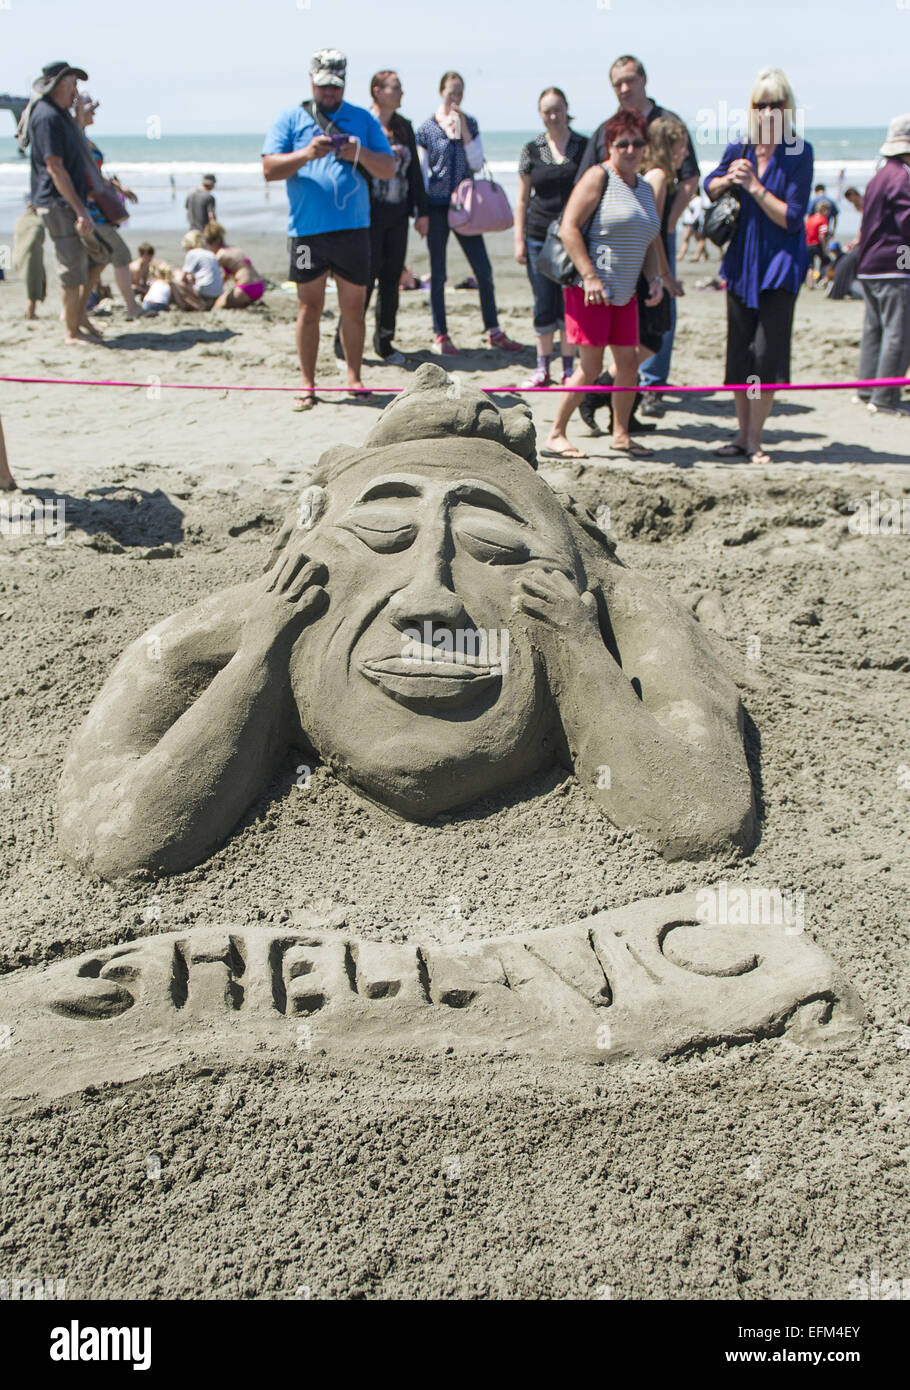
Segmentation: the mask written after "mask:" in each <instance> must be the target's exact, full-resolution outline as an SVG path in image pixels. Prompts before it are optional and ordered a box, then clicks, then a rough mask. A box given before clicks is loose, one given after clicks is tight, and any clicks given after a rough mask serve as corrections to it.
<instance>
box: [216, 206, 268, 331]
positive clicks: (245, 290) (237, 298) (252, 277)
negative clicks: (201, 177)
mask: <svg viewBox="0 0 910 1390" xmlns="http://www.w3.org/2000/svg"><path fill="white" fill-rule="evenodd" d="M203 239H204V242H205V246H206V250H208V251H210V252H212V254H213V255H214V256H215V259H216V260H217V262H218V264H219V266H220V267H221V271H222V274H223V275H224V278H225V279H231V278H232V279H233V281H234V283H233V285H228V286H226V287H225V289H224V292H223V293H222V294H221V295H220V296H219V298H218V299H216V300H215V304H214V306H213V307H214V308H216V309H248V308H249V306H250V305H251V304H255V303H256V301H257V299H261V298H262V296H263V294H264V293H265V281H264V280H263V278H262V276H261V275H260V274H259V271H258V270H257V269H256V268H255V266H254V265H253V262H252V261H251V260H250V258H249V256H245V255H244V254H243V252H242V251H241V250H240V247H239V246H225V244H224V228H223V227H222V225H221V223H220V222H208V223H207V224H206V228H205V231H204V232H203Z"/></svg>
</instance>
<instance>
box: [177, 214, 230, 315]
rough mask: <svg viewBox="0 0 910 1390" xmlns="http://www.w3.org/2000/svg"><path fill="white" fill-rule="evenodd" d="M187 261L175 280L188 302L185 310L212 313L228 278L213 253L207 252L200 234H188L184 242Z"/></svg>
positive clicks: (182, 306) (184, 305)
mask: <svg viewBox="0 0 910 1390" xmlns="http://www.w3.org/2000/svg"><path fill="white" fill-rule="evenodd" d="M183 245H184V247H185V248H186V260H185V261H184V262H183V269H182V270H181V271H178V272H177V273H176V274H175V276H174V285H175V286H179V288H180V290H181V291H182V292H183V297H184V299H185V300H186V303H185V304H182V305H181V306H180V307H181V308H185V309H211V308H212V306H213V305H214V303H215V301H216V299H217V298H218V296H219V295H220V294H221V291H222V290H223V289H224V276H223V274H222V273H221V266H220V265H219V264H218V262H217V260H216V259H215V257H214V255H213V254H212V252H211V251H209V250H207V249H206V247H205V245H204V243H203V238H202V233H201V232H198V231H192V232H187V234H186V236H185V237H184V238H183Z"/></svg>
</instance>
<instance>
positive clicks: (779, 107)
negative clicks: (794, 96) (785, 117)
mask: <svg viewBox="0 0 910 1390" xmlns="http://www.w3.org/2000/svg"><path fill="white" fill-rule="evenodd" d="M755 109H756V111H783V109H784V102H782V101H757V102H756V103H755Z"/></svg>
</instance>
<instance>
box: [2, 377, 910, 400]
mask: <svg viewBox="0 0 910 1390" xmlns="http://www.w3.org/2000/svg"><path fill="white" fill-rule="evenodd" d="M0 381H9V382H14V383H18V384H20V385H27V386H124V387H127V388H128V389H129V390H133V391H148V390H149V389H152V388H153V389H155V390H161V391H293V392H297V393H302V392H303V390H304V389H305V388H303V387H301V386H220V385H217V384H214V385H213V384H211V383H206V382H193V381H91V380H88V379H87V378H83V377H60V376H0ZM876 386H910V377H905V376H887V377H874V378H871V379H869V380H863V381H781V382H775V381H769V382H766V383H761V382H748V381H746V382H737V383H736V384H731V385H722V386H479V387H477V388H476V389H477V390H479V391H485V392H486V393H487V394H489V395H512V396H514V395H520V396H530V395H537V394H542V395H563V394H568V393H569V392H575V391H578V392H582V393H583V394H587V393H588V392H591V391H596V392H602V393H604V394H606V395H614V394H616V393H619V392H623V391H635V392H637V391H641V392H642V393H656V394H665V395H671V396H679V395H690V396H694V395H703V396H713V395H716V394H717V393H718V392H721V391H759V392H760V391H763V390H764V391H857V390H871V389H873V388H875V387H876ZM312 389H313V390H314V391H316V392H321V393H322V394H323V395H328V394H330V393H334V392H339V393H341V394H342V395H346V396H354V395H358V394H364V395H367V396H396V395H398V394H399V393H400V392H402V391H405V390H406V389H407V388H406V387H404V386H314V387H313V388H312Z"/></svg>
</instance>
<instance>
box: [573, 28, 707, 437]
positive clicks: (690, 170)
mask: <svg viewBox="0 0 910 1390" xmlns="http://www.w3.org/2000/svg"><path fill="white" fill-rule="evenodd" d="M647 81H648V74H647V73H646V72H645V68H644V64H643V63H642V62H641V61H640V59H638V58H633V57H632V56H631V54H625V55H624V56H623V57H622V58H617V59H616V62H615V63H614V64H613V66H612V67H611V68H610V85H611V86H612V88H613V91H614V92H615V93H616V99H617V101H618V102H619V107H620V110H621V111H637V112H638V114H639V115H640V116H644V118H645V120H646V121H647V122H648V124H649V125H650V124H651V122H652V121H656V120H658V119H659V118H660V117H662V116H663V117H672V118H674V119H675V120H677V121H678V120H679V119H680V117H679V116H677V115H676V112H675V111H668V110H667V108H666V107H665V106H658V104H657V102H656V101H652V100H651V98H650V97H649V96H648V93H647V91H646V87H647ZM606 124H607V123H606V121H604V122H603V123H602V124H601V125H599V126H598V127H597V129H596V130H595V132H594V134H593V135H592V136H591V138H590V140H589V141H588V147H587V149H586V150H585V152H584V156H583V157H582V161H581V164H580V165H579V166H578V178H579V179H580V178H581V176H582V174H584V173H585V172H586V171H587V170H588V169H590V168H591V166H592V165H593V164H597V163H600V162H602V161H603V160H604V159H606V157H607V154H606V149H605V147H604V127H605V126H606ZM683 124H685V123H684V122H683ZM698 178H699V170H698V160H697V159H696V158H695V149H694V147H693V145H692V137H691V135H690V136H689V152H688V154H687V155H686V158H685V160H684V161H683V163H682V165H681V167H680V170H679V182H678V184H677V186H676V195H675V197H674V199H673V206H672V207H671V208H670V212H669V215H668V218H667V259H668V261H669V262H670V270H671V271H672V272H673V274H674V275H675V274H676V224H677V222H678V221H679V219H680V217H682V215H683V213H684V212H685V210H686V208H687V207H688V206H689V203H690V202H691V200H692V199H693V198H694V197H695V194H696V193H697V192H698ZM576 181H577V180H576ZM670 316H671V323H670V327H669V328H668V330H667V332H666V333H665V334H664V340H663V344H662V346H661V349H660V351H659V352H657V353H655V354H654V356H653V357H649V358H648V360H647V362H643V363H642V364H641V368H640V369H639V380H640V381H641V383H642V385H643V386H663V385H665V384H666V382H667V381H668V379H669V376H670V358H671V356H672V353H673V335H674V333H675V331H676V300H675V299H671V301H670ZM638 413H639V415H655V416H660V415H663V413H664V411H663V406H662V405H661V404H660V397H659V396H646V398H645V400H644V402H643V404H642V405H641V406H640V407H639V411H638Z"/></svg>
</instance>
